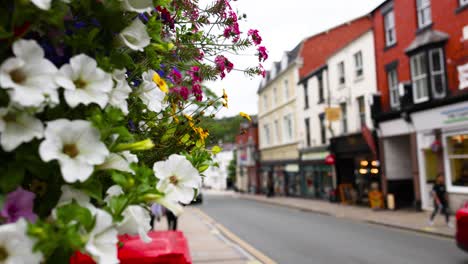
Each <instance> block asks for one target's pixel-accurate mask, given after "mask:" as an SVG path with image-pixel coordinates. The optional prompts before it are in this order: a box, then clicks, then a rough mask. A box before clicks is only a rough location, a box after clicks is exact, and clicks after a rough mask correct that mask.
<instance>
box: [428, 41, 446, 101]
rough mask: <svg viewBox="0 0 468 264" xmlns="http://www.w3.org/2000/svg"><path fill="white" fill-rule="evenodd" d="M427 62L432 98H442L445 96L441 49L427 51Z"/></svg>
mask: <svg viewBox="0 0 468 264" xmlns="http://www.w3.org/2000/svg"><path fill="white" fill-rule="evenodd" d="M429 62H430V64H429V66H430V71H431V88H432V94H433V95H434V98H442V97H444V96H445V67H444V54H443V51H442V49H441V48H438V49H433V50H430V51H429Z"/></svg>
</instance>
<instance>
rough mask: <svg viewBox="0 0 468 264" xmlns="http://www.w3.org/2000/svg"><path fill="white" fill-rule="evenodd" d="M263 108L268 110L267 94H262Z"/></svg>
mask: <svg viewBox="0 0 468 264" xmlns="http://www.w3.org/2000/svg"><path fill="white" fill-rule="evenodd" d="M263 110H265V111H266V110H268V96H267V95H266V94H264V95H263Z"/></svg>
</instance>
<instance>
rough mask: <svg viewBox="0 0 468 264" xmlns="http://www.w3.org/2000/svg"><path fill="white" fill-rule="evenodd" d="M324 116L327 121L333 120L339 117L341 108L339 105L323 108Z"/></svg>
mask: <svg viewBox="0 0 468 264" xmlns="http://www.w3.org/2000/svg"><path fill="white" fill-rule="evenodd" d="M325 118H326V119H327V121H330V122H333V121H338V120H340V119H341V109H340V108H339V107H327V108H325Z"/></svg>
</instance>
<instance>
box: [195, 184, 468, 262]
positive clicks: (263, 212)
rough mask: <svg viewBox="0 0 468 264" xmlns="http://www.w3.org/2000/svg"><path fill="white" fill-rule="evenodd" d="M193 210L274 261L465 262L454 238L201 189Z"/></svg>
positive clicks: (464, 255) (464, 254)
mask: <svg viewBox="0 0 468 264" xmlns="http://www.w3.org/2000/svg"><path fill="white" fill-rule="evenodd" d="M198 208H199V209H200V210H202V211H203V212H204V213H205V214H208V215H209V216H210V217H211V218H212V219H215V220H216V222H217V223H219V224H222V225H223V226H224V227H225V228H226V229H228V230H230V232H232V233H235V234H236V235H237V236H238V237H239V238H241V239H242V240H243V241H246V242H247V243H249V245H251V246H253V247H255V248H256V249H257V250H258V251H260V252H263V254H265V255H266V256H268V257H269V258H271V259H272V260H274V261H276V262H277V263H286V264H289V263H294V264H302V263H304V264H311V263H313V264H322V263H324V264H329V263H346V264H373V263H378V264H440V263H447V264H449V263H450V264H452V263H453V264H467V263H468V254H466V253H465V252H463V251H461V250H460V249H458V248H457V246H456V244H455V241H454V239H453V238H448V237H444V236H440V235H434V234H428V233H425V232H414V231H408V230H405V229H402V228H393V227H388V226H385V225H381V224H371V223H368V222H365V221H362V220H360V219H350V218H344V217H336V216H334V215H330V214H327V213H316V212H312V211H309V210H303V209H297V208H292V207H290V206H278V205H276V204H271V203H265V202H259V201H256V200H253V199H243V198H241V197H239V196H236V195H212V194H210V195H208V194H207V193H206V192H205V193H204V202H203V204H202V205H201V206H200V207H198ZM351 208H353V207H352V206H351ZM363 209H364V208H363ZM371 213H372V212H371ZM378 213H380V212H378ZM389 213H395V212H389ZM346 216H349V215H346ZM436 228H438V227H436ZM220 263H222V262H220Z"/></svg>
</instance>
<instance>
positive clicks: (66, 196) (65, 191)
mask: <svg viewBox="0 0 468 264" xmlns="http://www.w3.org/2000/svg"><path fill="white" fill-rule="evenodd" d="M60 190H61V191H62V195H61V196H60V199H59V201H58V203H57V206H61V205H64V204H68V203H71V202H73V201H76V203H78V204H79V205H80V206H82V207H88V206H90V205H91V198H89V196H88V195H87V194H85V193H84V192H82V191H80V190H77V189H75V188H73V187H72V186H70V185H62V187H61V188H60Z"/></svg>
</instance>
